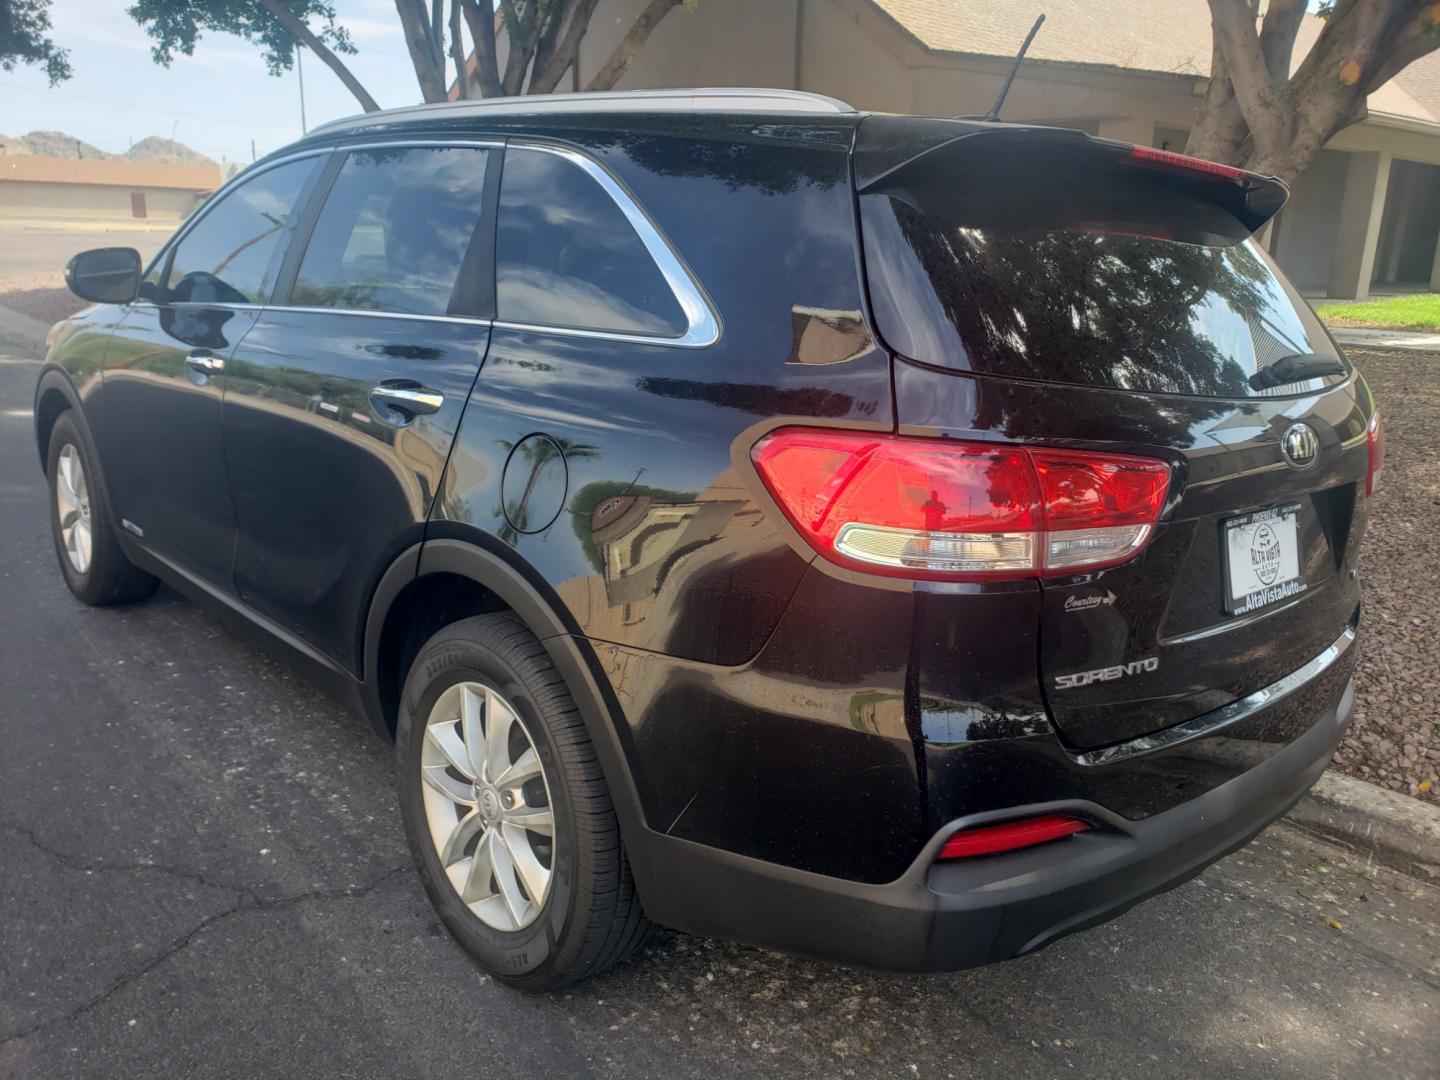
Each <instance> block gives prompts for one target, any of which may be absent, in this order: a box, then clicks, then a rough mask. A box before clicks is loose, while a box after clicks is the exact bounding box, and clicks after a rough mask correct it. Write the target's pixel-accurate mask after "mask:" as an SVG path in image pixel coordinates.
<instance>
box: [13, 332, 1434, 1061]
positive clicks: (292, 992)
mask: <svg viewBox="0 0 1440 1080" xmlns="http://www.w3.org/2000/svg"><path fill="white" fill-rule="evenodd" d="M37 370H38V369H37V367H36V365H34V364H33V363H31V362H28V361H26V360H24V359H23V358H21V357H17V356H13V355H4V354H0V551H3V553H4V554H3V559H0V1076H4V1077H6V1078H9V1080H21V1078H31V1077H36V1078H38V1077H44V1078H46V1080H53V1078H59V1077H75V1076H86V1077H105V1078H107V1080H108V1078H120V1077H126V1078H128V1077H150V1076H155V1077H167V1078H171V1077H182V1076H183V1077H220V1076H224V1077H244V1078H256V1077H286V1078H301V1077H312V1076H313V1077H326V1078H339V1077H352V1076H353V1077H362V1076H363V1077H386V1078H391V1077H396V1078H398V1077H431V1076H433V1077H447V1078H455V1077H461V1076H481V1077H485V1078H486V1080H504V1078H511V1077H515V1078H519V1077H522V1076H525V1077H534V1076H549V1077H570V1076H577V1075H584V1076H597V1077H664V1078H667V1080H668V1078H677V1077H691V1076H703V1077H705V1078H706V1080H720V1078H725V1077H740V1076H751V1077H754V1076H778V1077H799V1076H825V1077H830V1076H859V1077H870V1076H877V1077H878V1076H884V1077H908V1076H917V1077H987V1078H991V1077H1006V1078H1012V1080H1018V1078H1023V1077H1057V1076H1080V1077H1104V1078H1106V1080H1117V1078H1124V1077H1143V1078H1145V1080H1164V1078H1169V1077H1175V1078H1182V1077H1183V1078H1193V1077H1205V1078H1206V1080H1220V1078H1224V1077H1238V1076H1246V1077H1266V1078H1273V1077H1297V1078H1298V1077H1304V1078H1307V1080H1314V1078H1324V1077H1333V1078H1340V1080H1351V1078H1357V1077H1365V1078H1368V1077H1375V1078H1379V1077H1385V1078H1387V1080H1402V1078H1421V1077H1426V1078H1428V1077H1433V1076H1434V1075H1435V1069H1436V1062H1437V1061H1440V962H1437V954H1440V902H1437V896H1436V890H1434V889H1429V890H1422V889H1421V888H1420V887H1419V886H1417V885H1416V884H1415V883H1413V882H1407V881H1405V880H1403V879H1398V878H1391V877H1388V876H1384V875H1381V876H1380V877H1378V878H1377V877H1375V876H1373V875H1368V876H1367V874H1366V873H1363V872H1362V871H1363V869H1364V868H1363V867H1356V866H1353V865H1350V866H1347V865H1343V864H1342V862H1341V859H1340V856H1338V854H1337V853H1334V852H1328V851H1326V850H1322V849H1320V848H1317V847H1314V846H1311V845H1310V844H1309V843H1308V842H1306V841H1303V840H1302V839H1301V838H1300V837H1299V836H1298V835H1297V834H1294V833H1291V832H1289V831H1287V830H1286V829H1285V828H1284V827H1283V826H1282V827H1276V828H1272V829H1271V830H1270V831H1269V832H1267V833H1266V834H1265V835H1264V836H1262V837H1261V838H1260V839H1259V840H1258V841H1257V842H1256V843H1254V844H1253V845H1251V846H1250V847H1249V848H1247V849H1246V850H1245V851H1243V852H1241V853H1240V854H1238V855H1236V856H1232V857H1231V858H1230V859H1228V860H1226V861H1225V862H1223V863H1222V864H1220V865H1219V866H1217V867H1215V868H1213V869H1211V870H1210V871H1208V872H1207V873H1206V874H1204V875H1203V876H1202V877H1201V878H1200V879H1199V880H1197V881H1195V882H1192V883H1191V884H1189V885H1186V886H1184V887H1182V888H1180V889H1178V890H1176V891H1174V892H1172V893H1169V894H1167V895H1165V896H1162V897H1159V898H1156V899H1154V900H1152V901H1150V902H1148V903H1146V904H1144V905H1142V906H1141V907H1139V908H1137V909H1136V910H1135V911H1133V912H1131V913H1130V914H1128V915H1127V916H1125V917H1124V918H1122V919H1120V920H1118V921H1116V922H1114V923H1111V924H1109V925H1107V926H1105V927H1103V928H1100V929H1097V930H1093V931H1090V932H1088V933H1085V934H1083V935H1080V936H1077V937H1071V938H1068V939H1066V940H1064V941H1062V942H1060V943H1059V944H1057V945H1056V946H1054V947H1052V948H1051V949H1049V950H1047V951H1045V952H1042V953H1040V954H1038V955H1036V956H1032V957H1028V958H1026V959H1023V960H1020V961H1015V962H1011V963H1008V964H1005V965H1001V966H998V967H992V968H988V969H982V970H979V971H971V972H964V973H960V974H957V975H951V976H943V977H930V978H911V977H902V976H890V975H876V974H870V973H864V972H855V971H848V970H841V969H837V968H833V967H828V966H825V965H820V964H814V963H809V962H806V961H801V960H796V959H791V958H788V957H784V956H780V955H777V954H773V953H766V952H760V951H757V950H752V949H745V948H740V947H736V946H731V945H726V944H722V943H717V942H711V941H702V940H696V939H690V938H683V937H679V936H677V935H671V934H665V935H661V936H659V937H658V938H657V939H656V940H655V942H654V943H653V944H652V945H651V946H650V947H649V949H648V950H647V952H646V953H645V955H644V956H643V957H642V958H640V959H639V960H638V961H637V962H635V963H633V964H631V965H630V966H629V967H627V968H624V969H622V970H620V971H617V972H615V973H613V974H612V975H610V976H608V977H605V978H601V979H598V980H596V981H593V982H591V983H588V984H585V985H583V986H581V987H579V988H576V989H573V990H571V991H569V992H565V993H562V994H558V995H555V996H550V997H543V998H533V997H526V996H522V995H520V994H517V993H514V992H512V991H509V990H507V989H505V988H503V987H501V986H497V985H495V984H494V983H492V982H490V981H489V980H487V979H486V978H485V977H484V976H483V975H481V974H480V972H479V971H478V970H477V969H476V968H475V967H474V966H472V965H471V964H470V962H469V961H468V960H467V959H466V957H465V956H464V955H463V954H462V953H461V952H460V951H459V949H458V948H456V947H455V946H454V945H452V944H451V942H450V940H449V939H448V937H447V936H446V935H445V933H444V931H443V930H442V929H441V927H440V925H439V923H438V922H437V920H436V919H435V918H434V917H433V916H432V915H431V913H430V909H429V907H428V905H427V904H426V901H425V898H424V896H423V895H422V893H421V890H420V887H419V885H418V884H417V882H416V880H415V878H414V875H413V873H412V872H411V869H410V866H409V860H408V856H407V854H406V851H405V848H404V845H403V842H402V838H401V832H400V828H399V822H398V818H397V813H396V808H395V798H394V791H393V785H392V781H391V771H390V770H391V759H390V749H389V747H388V746H386V745H384V744H382V743H381V742H380V741H379V740H377V739H376V738H375V737H374V736H373V735H371V734H370V733H369V731H368V729H367V728H365V726H364V725H363V724H362V722H360V721H358V720H355V719H352V718H351V717H349V716H347V715H345V714H344V713H343V712H342V711H341V710H340V709H338V708H337V707H336V706H334V705H332V704H331V703H330V702H329V701H327V700H326V699H325V698H323V697H322V696H321V695H319V694H318V693H316V692H315V691H313V690H311V689H310V688H309V687H308V686H306V685H305V684H304V683H303V682H301V681H300V680H299V679H298V678H297V677H295V676H293V675H291V674H290V673H289V672H288V670H287V669H286V668H284V667H283V666H281V665H280V664H278V663H276V662H275V661H274V660H272V659H270V658H268V657H267V656H266V654H265V653H263V652H262V651H260V650H259V649H258V648H257V647H255V646H254V645H252V644H250V643H249V642H248V639H245V638H242V637H240V636H237V635H236V634H234V633H232V632H231V631H230V630H228V629H226V628H225V627H224V626H223V625H222V624H221V623H220V622H218V621H216V620H215V619H214V618H213V617H211V616H210V615H208V614H206V613H204V612H202V611H200V610H199V609H197V608H196V607H194V606H193V605H191V604H190V603H189V602H188V601H185V600H183V599H181V598H180V597H178V596H177V595H176V594H175V593H173V592H170V591H168V590H163V589H162V591H161V592H160V594H159V595H158V596H157V597H156V598H155V599H154V600H152V601H151V602H149V603H146V604H144V605H141V606H138V607H133V608H129V609H121V610H110V611H98V610H90V609H87V608H84V607H82V606H81V605H79V604H78V603H76V602H75V601H73V600H72V599H71V598H70V596H69V594H68V593H67V592H66V591H65V588H64V585H63V584H62V582H61V578H60V575H59V573H58V571H57V569H56V567H55V556H54V553H53V550H52V548H51V545H50V538H49V532H48V528H47V525H46V520H45V514H46V496H45V489H44V485H43V482H42V479H41V476H40V473H39V470H38V468H37V465H36V459H35V453H34V446H33V441H32V436H31V428H30V416H29V410H30V394H31V389H32V386H33V382H34V379H35V375H36V373H37ZM1326 920H1333V921H1334V923H1335V924H1337V925H1338V926H1339V927H1341V929H1336V928H1335V926H1332V925H1331V924H1330V923H1328V922H1327V921H1326Z"/></svg>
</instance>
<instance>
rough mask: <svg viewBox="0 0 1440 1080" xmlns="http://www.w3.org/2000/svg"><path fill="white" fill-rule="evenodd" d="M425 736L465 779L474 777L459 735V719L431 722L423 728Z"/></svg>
mask: <svg viewBox="0 0 1440 1080" xmlns="http://www.w3.org/2000/svg"><path fill="white" fill-rule="evenodd" d="M425 738H427V739H428V740H430V743H431V745H432V746H434V747H435V749H437V750H439V751H440V753H442V754H444V755H445V760H446V761H448V762H449V763H450V767H451V768H452V769H454V770H455V771H456V772H458V773H459V774H460V775H461V776H463V777H465V779H467V780H474V779H475V769H474V766H472V765H471V764H470V757H469V755H468V754H466V753H465V741H464V740H463V739H462V738H461V737H460V721H458V720H456V721H454V722H453V723H447V722H445V721H443V720H441V721H438V722H436V723H433V724H431V725H430V726H429V727H427V728H426V729H425Z"/></svg>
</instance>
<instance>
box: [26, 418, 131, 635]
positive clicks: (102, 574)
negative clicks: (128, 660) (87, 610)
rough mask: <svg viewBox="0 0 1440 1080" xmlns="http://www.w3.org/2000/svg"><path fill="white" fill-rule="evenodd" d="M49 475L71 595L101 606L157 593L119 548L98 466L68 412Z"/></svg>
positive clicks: (56, 433)
mask: <svg viewBox="0 0 1440 1080" xmlns="http://www.w3.org/2000/svg"><path fill="white" fill-rule="evenodd" d="M46 476H47V477H49V480H50V529H51V532H52V534H53V535H54V538H55V553H56V555H57V556H59V559H60V572H61V574H63V575H64V576H65V584H66V585H68V586H69V587H70V591H71V592H72V593H74V594H75V596H76V597H77V598H79V599H80V600H83V601H84V602H85V603H87V604H93V605H95V606H97V607H104V606H106V605H109V604H124V603H129V602H130V601H132V600H141V599H144V598H145V597H147V596H149V595H150V594H151V593H152V592H154V591H155V586H156V585H157V584H158V582H157V581H156V579H155V578H154V577H152V576H151V575H150V574H147V573H146V572H145V571H144V570H141V569H140V568H139V567H137V566H136V565H135V564H134V563H132V562H131V561H130V560H129V559H127V558H126V557H125V552H124V551H122V550H121V549H120V541H119V540H117V539H116V538H115V533H114V525H113V522H112V518H111V515H110V506H109V504H108V503H107V502H106V501H105V493H104V488H103V486H102V485H101V482H100V467H99V464H98V463H97V462H96V460H95V455H94V454H93V453H92V452H91V450H90V445H89V443H88V442H87V441H86V439H85V436H84V434H83V433H82V432H81V430H80V427H79V425H78V424H76V422H75V419H74V417H73V416H71V415H70V413H68V412H64V413H61V414H60V416H59V418H58V419H57V420H56V421H55V427H54V428H53V429H52V430H51V432H50V450H49V453H48V454H47V456H46Z"/></svg>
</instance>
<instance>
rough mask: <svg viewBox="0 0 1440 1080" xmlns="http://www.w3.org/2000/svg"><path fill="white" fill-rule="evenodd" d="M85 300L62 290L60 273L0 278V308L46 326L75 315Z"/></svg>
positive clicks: (62, 282)
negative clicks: (7, 309)
mask: <svg viewBox="0 0 1440 1080" xmlns="http://www.w3.org/2000/svg"><path fill="white" fill-rule="evenodd" d="M84 306H85V301H84V300H81V299H80V298H79V297H78V296H76V295H75V294H74V293H72V292H71V291H70V290H69V289H67V288H66V287H65V278H64V276H63V275H61V274H17V275H15V276H14V277H7V278H0V307H4V308H9V309H10V310H11V311H18V312H19V313H20V314H21V315H29V316H30V318H32V319H39V320H40V321H41V322H43V323H46V324H49V323H55V322H59V321H60V320H61V319H63V318H66V317H67V316H70V315H73V314H75V312H77V311H79V310H80V309H81V308H83V307H84Z"/></svg>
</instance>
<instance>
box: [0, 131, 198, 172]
mask: <svg viewBox="0 0 1440 1080" xmlns="http://www.w3.org/2000/svg"><path fill="white" fill-rule="evenodd" d="M0 154H34V155H35V156H36V157H63V158H89V159H91V160H93V161H99V160H103V159H105V158H123V159H125V160H128V161H174V162H179V163H180V164H182V165H213V164H214V162H213V161H212V160H211V159H210V158H208V157H206V156H205V155H204V154H201V153H198V152H196V151H194V150H191V149H190V147H188V146H186V145H185V144H184V143H178V142H172V141H171V140H169V139H162V138H161V137H160V136H159V135H151V136H150V137H149V138H145V139H141V140H140V141H139V142H138V143H136V144H135V145H134V146H132V147H131V148H130V149H129V150H127V151H125V153H123V154H107V153H106V152H105V151H104V150H101V149H100V148H99V147H97V146H91V145H90V144H89V143H87V142H83V141H81V140H80V139H77V138H75V136H74V135H66V134H65V133H64V132H63V131H32V132H30V134H28V135H21V136H20V137H19V138H11V137H10V136H9V135H0Z"/></svg>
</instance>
